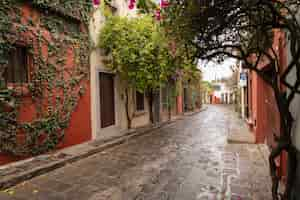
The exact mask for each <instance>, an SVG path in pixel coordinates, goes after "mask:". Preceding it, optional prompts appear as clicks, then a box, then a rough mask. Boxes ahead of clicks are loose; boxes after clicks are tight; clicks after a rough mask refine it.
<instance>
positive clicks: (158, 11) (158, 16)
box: [155, 0, 169, 21]
mask: <svg viewBox="0 0 300 200" xmlns="http://www.w3.org/2000/svg"><path fill="white" fill-rule="evenodd" d="M168 6H169V2H168V1H166V0H160V4H159V8H157V9H156V11H155V18H156V20H158V21H160V20H161V19H162V16H161V9H163V8H166V7H168Z"/></svg>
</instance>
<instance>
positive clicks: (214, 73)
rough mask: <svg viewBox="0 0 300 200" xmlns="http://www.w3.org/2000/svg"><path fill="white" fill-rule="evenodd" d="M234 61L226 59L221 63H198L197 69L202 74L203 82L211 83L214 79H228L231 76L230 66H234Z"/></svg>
mask: <svg viewBox="0 0 300 200" xmlns="http://www.w3.org/2000/svg"><path fill="white" fill-rule="evenodd" d="M235 64H236V60H235V59H233V58H228V59H226V60H225V61H224V62H223V63H220V64H219V63H215V62H212V61H209V62H204V61H199V64H198V67H199V68H200V69H201V71H202V72H203V80H205V81H212V80H215V79H221V78H228V77H230V76H231V75H232V70H231V68H230V66H232V65H235Z"/></svg>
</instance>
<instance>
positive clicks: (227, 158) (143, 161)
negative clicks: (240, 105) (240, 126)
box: [0, 106, 271, 200]
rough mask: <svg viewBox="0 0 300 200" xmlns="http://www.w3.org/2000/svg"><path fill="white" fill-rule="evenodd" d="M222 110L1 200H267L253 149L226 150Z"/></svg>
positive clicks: (225, 111)
mask: <svg viewBox="0 0 300 200" xmlns="http://www.w3.org/2000/svg"><path fill="white" fill-rule="evenodd" d="M233 114H234V113H233V111H232V110H231V109H230V108H229V107H225V106H209V107H208V109H207V110H206V111H204V112H201V113H199V114H196V115H192V116H188V117H185V118H184V119H183V120H179V121H176V123H171V124H168V125H166V126H164V127H162V128H159V129H156V130H154V131H151V134H144V135H142V136H140V137H134V138H131V139H130V140H127V141H125V142H124V143H122V144H120V145H117V146H114V147H112V148H109V149H106V150H103V151H101V152H98V153H96V154H94V155H93V156H90V157H88V158H84V159H80V160H79V161H77V162H73V163H70V164H67V165H65V166H64V167H62V168H60V169H57V170H54V171H52V172H49V173H47V174H45V175H42V176H39V177H36V178H33V179H32V180H30V181H26V182H23V183H21V184H19V185H17V186H15V187H13V188H9V189H8V190H5V191H2V192H1V193H0V199H1V200H2V199H3V200H8V199H9V200H11V199H14V200H25V199H26V200H27V199H30V200H31V199H32V200H35V199H43V200H44V199H47V200H48V199H49V200H52V199H53V200H54V199H55V200H59V199H67V200H69V199H70V200H73V199H76V200H77V199H78V200H81V199H82V200H104V199H105V200H167V199H168V200H202V199H203V200H204V199H209V200H214V199H220V200H223V199H228V200H229V199H232V200H234V199H237V200H238V199H243V200H244V199H246V200H247V199H252V200H268V199H271V194H270V178H269V176H268V174H269V173H268V166H267V165H266V162H265V160H264V158H263V155H262V153H261V151H260V148H259V146H257V145H255V144H228V143H227V135H228V130H229V126H230V123H232V121H231V120H232V119H234V117H232V116H233Z"/></svg>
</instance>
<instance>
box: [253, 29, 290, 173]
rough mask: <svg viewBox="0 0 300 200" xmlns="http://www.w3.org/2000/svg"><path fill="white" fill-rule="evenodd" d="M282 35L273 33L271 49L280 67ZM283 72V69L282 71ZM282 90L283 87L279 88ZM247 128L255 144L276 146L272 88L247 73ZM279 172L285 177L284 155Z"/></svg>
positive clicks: (283, 63) (284, 62)
mask: <svg viewBox="0 0 300 200" xmlns="http://www.w3.org/2000/svg"><path fill="white" fill-rule="evenodd" d="M284 37H285V36H284V34H283V33H281V32H279V31H274V42H273V49H275V50H276V52H277V53H278V55H279V57H280V66H281V67H283V68H284V67H286V66H287V57H286V49H285V46H284V44H283V42H284ZM266 66H267V63H265V62H264V61H262V62H260V63H259V67H260V68H264V67H266ZM282 70H283V69H282ZM281 89H282V90H284V87H282V88H281ZM248 98H249V99H248V100H249V119H248V122H249V126H250V129H251V130H252V131H253V134H254V135H255V141H256V143H266V144H267V145H268V146H269V147H270V148H272V147H274V145H276V143H275V140H274V135H277V136H279V135H280V128H281V126H280V115H279V112H278V109H277V104H276V100H275V97H274V93H273V90H272V88H271V87H270V86H269V85H268V84H267V83H266V82H265V81H264V80H263V79H262V78H260V77H259V76H258V75H257V74H256V72H254V71H251V72H249V82H248ZM277 165H278V170H279V172H280V173H281V174H282V175H283V176H285V175H286V155H282V156H281V157H279V158H278V160H277Z"/></svg>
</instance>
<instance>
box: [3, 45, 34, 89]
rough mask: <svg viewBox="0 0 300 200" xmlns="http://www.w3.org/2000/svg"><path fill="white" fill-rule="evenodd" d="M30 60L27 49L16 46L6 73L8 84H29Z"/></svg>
mask: <svg viewBox="0 0 300 200" xmlns="http://www.w3.org/2000/svg"><path fill="white" fill-rule="evenodd" d="M28 61H29V59H28V52H27V49H26V47H22V46H15V48H13V49H12V50H11V52H10V54H9V58H8V65H7V68H6V70H5V73H4V78H5V81H6V82H7V83H28V81H29V73H28V69H29V66H28V65H29V62H28Z"/></svg>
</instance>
